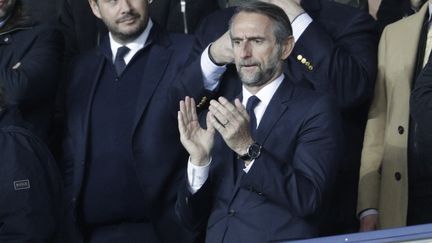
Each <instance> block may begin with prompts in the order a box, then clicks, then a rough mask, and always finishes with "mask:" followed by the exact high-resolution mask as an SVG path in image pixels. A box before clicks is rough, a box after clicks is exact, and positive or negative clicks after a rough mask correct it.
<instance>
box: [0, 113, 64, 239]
mask: <svg viewBox="0 0 432 243" xmlns="http://www.w3.org/2000/svg"><path fill="white" fill-rule="evenodd" d="M22 124H23V123H22V122H21V121H20V119H19V118H18V114H17V112H15V111H11V110H3V111H0V195H1V196H0V242H2V243H12V242H14V243H15V242H16V243H18V242H19V243H24V242H37V243H39V242H41V243H42V242H43V243H50V242H57V241H56V239H57V237H58V234H59V233H58V232H59V225H60V224H59V223H60V216H61V205H62V203H61V180H60V174H59V172H58V169H57V167H56V163H55V161H54V159H53V157H52V155H51V153H50V152H49V150H48V148H47V147H46V146H45V145H44V144H43V143H42V142H41V140H40V139H38V138H37V137H36V136H35V135H33V134H32V133H31V132H30V131H29V130H27V129H25V128H24V127H23V125H22Z"/></svg>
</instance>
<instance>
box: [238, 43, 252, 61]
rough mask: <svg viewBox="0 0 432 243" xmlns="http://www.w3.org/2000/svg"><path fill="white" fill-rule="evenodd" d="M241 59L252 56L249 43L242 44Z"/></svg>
mask: <svg viewBox="0 0 432 243" xmlns="http://www.w3.org/2000/svg"><path fill="white" fill-rule="evenodd" d="M240 56H241V58H249V57H251V56H252V48H251V46H250V43H249V42H247V41H246V42H244V44H243V46H242V47H241V52H240Z"/></svg>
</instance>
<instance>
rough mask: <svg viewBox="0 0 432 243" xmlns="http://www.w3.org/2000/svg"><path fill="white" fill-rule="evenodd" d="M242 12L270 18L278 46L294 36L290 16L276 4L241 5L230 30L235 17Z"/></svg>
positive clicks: (249, 3) (246, 3) (253, 3)
mask: <svg viewBox="0 0 432 243" xmlns="http://www.w3.org/2000/svg"><path fill="white" fill-rule="evenodd" d="M241 12H243V13H244V12H246V13H256V14H261V15H264V16H267V17H269V18H270V19H271V20H272V21H273V33H274V35H275V37H276V43H277V44H278V45H281V44H282V43H283V42H285V41H286V40H287V39H288V38H289V37H290V36H292V27H291V22H290V20H289V18H288V16H287V15H286V14H285V12H284V11H283V10H282V9H281V8H280V7H278V6H276V5H274V4H270V3H264V2H259V1H251V2H244V3H241V4H240V5H239V6H238V7H237V9H236V13H235V14H234V15H233V16H232V18H231V20H230V28H231V26H232V22H233V20H234V19H235V17H236V16H237V15H238V14H239V13H241Z"/></svg>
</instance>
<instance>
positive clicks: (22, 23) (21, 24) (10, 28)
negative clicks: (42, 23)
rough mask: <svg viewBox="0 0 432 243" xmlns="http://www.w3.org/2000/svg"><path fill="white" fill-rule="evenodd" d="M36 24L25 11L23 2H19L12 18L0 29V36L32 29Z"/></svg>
mask: <svg viewBox="0 0 432 243" xmlns="http://www.w3.org/2000/svg"><path fill="white" fill-rule="evenodd" d="M34 25H35V22H34V21H33V20H32V19H31V17H30V15H29V14H28V13H27V11H26V10H25V9H24V7H23V4H22V3H21V1H17V2H16V5H15V8H14V10H13V13H12V16H10V18H9V19H8V20H7V21H6V23H5V25H4V26H3V27H1V28H0V36H1V35H4V34H8V33H11V32H14V31H18V30H21V29H28V28H32V27H33V26H34Z"/></svg>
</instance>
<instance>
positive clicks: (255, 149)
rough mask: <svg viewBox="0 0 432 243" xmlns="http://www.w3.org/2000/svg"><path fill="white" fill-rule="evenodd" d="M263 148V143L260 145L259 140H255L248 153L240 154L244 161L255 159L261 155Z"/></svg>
mask: <svg viewBox="0 0 432 243" xmlns="http://www.w3.org/2000/svg"><path fill="white" fill-rule="evenodd" d="M261 148H262V146H261V145H259V144H258V143H257V142H254V143H253V144H251V145H249V146H248V148H247V152H246V154H243V155H240V156H239V159H241V160H243V161H250V160H254V159H256V158H258V157H259V156H260V154H261Z"/></svg>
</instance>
